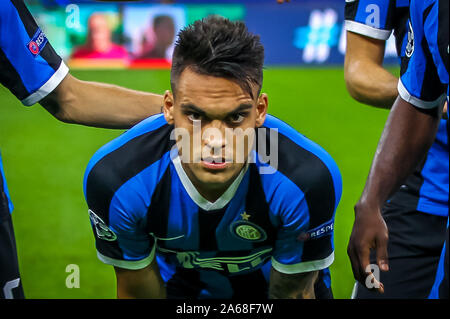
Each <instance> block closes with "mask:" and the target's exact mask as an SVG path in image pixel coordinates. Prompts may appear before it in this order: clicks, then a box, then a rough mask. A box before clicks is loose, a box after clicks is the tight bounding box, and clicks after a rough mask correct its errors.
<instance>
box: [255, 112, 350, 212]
mask: <svg viewBox="0 0 450 319" xmlns="http://www.w3.org/2000/svg"><path fill="white" fill-rule="evenodd" d="M264 127H266V128H270V129H271V130H276V131H277V132H278V134H277V143H278V159H277V167H276V171H277V173H276V174H273V177H270V174H267V176H265V177H264V178H268V179H271V178H276V175H278V176H280V175H281V176H283V179H284V180H285V181H286V183H287V184H289V185H290V186H289V187H290V188H289V189H291V190H292V192H283V193H284V194H280V195H281V196H290V194H293V193H295V191H297V190H300V191H301V192H302V193H303V194H304V196H305V197H306V198H307V199H310V200H324V199H325V198H326V197H329V199H330V201H332V202H333V204H334V206H337V203H338V202H339V200H340V197H341V193H342V177H341V173H340V171H339V168H338V166H337V164H336V162H335V161H334V159H333V158H332V157H331V156H330V154H329V153H328V152H327V151H325V150H324V149H323V148H322V147H321V146H320V145H318V144H317V143H315V142H313V141H311V140H310V139H308V138H307V137H305V136H304V135H302V134H300V133H299V132H297V131H296V130H295V129H294V128H292V127H291V126H289V125H288V124H286V123H285V122H283V121H281V120H280V119H277V118H276V117H274V116H270V115H269V116H267V119H266V121H265V122H264ZM286 190H287V189H286Z"/></svg>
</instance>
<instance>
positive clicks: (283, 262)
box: [272, 181, 339, 274]
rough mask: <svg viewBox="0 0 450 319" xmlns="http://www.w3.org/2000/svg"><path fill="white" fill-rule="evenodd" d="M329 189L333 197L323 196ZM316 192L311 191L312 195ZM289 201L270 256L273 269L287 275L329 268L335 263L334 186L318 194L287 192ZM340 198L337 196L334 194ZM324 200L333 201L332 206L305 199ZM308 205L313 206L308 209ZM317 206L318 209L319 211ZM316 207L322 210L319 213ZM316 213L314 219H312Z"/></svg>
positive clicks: (282, 214) (283, 211)
mask: <svg viewBox="0 0 450 319" xmlns="http://www.w3.org/2000/svg"><path fill="white" fill-rule="evenodd" d="M327 182H329V181H327ZM327 188H328V190H330V191H331V192H333V194H329V196H327V194H325V192H326V191H327ZM314 191H315V190H312V192H314ZM288 194H289V196H288V197H291V196H292V198H290V201H286V203H287V206H286V207H285V209H283V210H282V213H281V214H280V219H281V224H282V226H281V227H280V228H279V231H278V234H277V239H276V242H275V248H274V251H273V255H272V266H273V267H274V268H275V269H276V270H278V271H280V272H282V273H287V274H293V273H303V272H310V271H316V270H321V269H325V268H327V267H329V266H330V265H331V264H332V263H333V261H334V244H333V237H334V236H333V231H334V214H335V205H334V203H335V202H334V198H335V196H336V195H337V194H336V193H335V191H334V187H333V186H332V185H329V187H327V186H325V187H324V188H323V189H322V192H321V194H320V196H319V194H316V195H315V194H312V193H309V194H305V193H303V192H302V191H301V190H297V191H294V188H291V189H290V190H289V193H288ZM337 196H339V195H337ZM314 197H316V198H317V200H320V199H319V198H322V200H326V198H327V197H329V198H330V199H332V201H333V202H332V203H330V204H331V205H327V204H326V203H322V204H311V203H308V200H311V198H314ZM338 200H339V199H338ZM310 206H315V207H312V208H310ZM317 206H321V207H320V208H319V207H317ZM317 208H319V209H324V210H322V211H321V212H320V214H319V212H318V211H315V210H316V209H317ZM311 214H315V215H316V216H311Z"/></svg>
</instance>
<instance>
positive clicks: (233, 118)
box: [229, 113, 247, 124]
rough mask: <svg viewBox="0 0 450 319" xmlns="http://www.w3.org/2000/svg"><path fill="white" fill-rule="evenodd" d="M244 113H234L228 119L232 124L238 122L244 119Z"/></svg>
mask: <svg viewBox="0 0 450 319" xmlns="http://www.w3.org/2000/svg"><path fill="white" fill-rule="evenodd" d="M246 115H247V114H246V113H236V114H232V115H230V116H229V121H230V122H231V123H232V124H240V123H242V121H244V120H245V116H246Z"/></svg>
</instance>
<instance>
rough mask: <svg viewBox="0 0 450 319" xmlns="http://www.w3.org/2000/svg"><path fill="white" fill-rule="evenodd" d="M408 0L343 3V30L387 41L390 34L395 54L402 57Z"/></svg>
mask: <svg viewBox="0 0 450 319" xmlns="http://www.w3.org/2000/svg"><path fill="white" fill-rule="evenodd" d="M408 16H409V0H375V1H374V0H354V1H346V3H345V28H346V30H347V31H351V32H354V33H358V34H361V35H364V36H367V37H369V38H374V39H378V40H387V39H388V38H389V37H390V36H391V34H392V32H394V36H395V39H396V42H395V43H396V48H397V54H398V56H399V57H403V56H404V48H405V46H406V39H405V35H406V30H407V26H408Z"/></svg>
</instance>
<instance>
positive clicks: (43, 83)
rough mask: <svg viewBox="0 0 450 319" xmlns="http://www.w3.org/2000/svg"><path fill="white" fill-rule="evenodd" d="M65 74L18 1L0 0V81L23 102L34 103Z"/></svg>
mask: <svg viewBox="0 0 450 319" xmlns="http://www.w3.org/2000/svg"><path fill="white" fill-rule="evenodd" d="M67 73H68V68H67V66H66V65H65V64H64V62H63V61H62V59H61V58H60V57H59V56H58V54H56V52H55V50H54V49H53V48H52V46H51V45H50V43H49V42H48V40H47V37H46V36H45V34H44V32H43V31H42V30H41V29H40V28H39V26H38V25H37V24H36V22H35V21H34V19H33V17H32V16H31V14H30V12H29V11H28V9H27V8H26V6H25V4H24V3H23V1H22V0H5V1H1V2H0V83H1V84H2V85H4V86H5V87H7V88H8V89H9V90H10V91H11V92H12V93H13V94H14V95H15V96H16V97H17V98H18V99H19V100H21V101H22V103H23V104H24V105H32V104H34V103H37V102H38V101H39V100H41V99H42V98H43V97H45V96H46V95H47V94H49V93H50V92H52V91H53V90H54V89H55V88H56V87H57V86H58V84H59V83H60V82H61V81H62V79H63V78H64V77H65V76H66V74H67Z"/></svg>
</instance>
